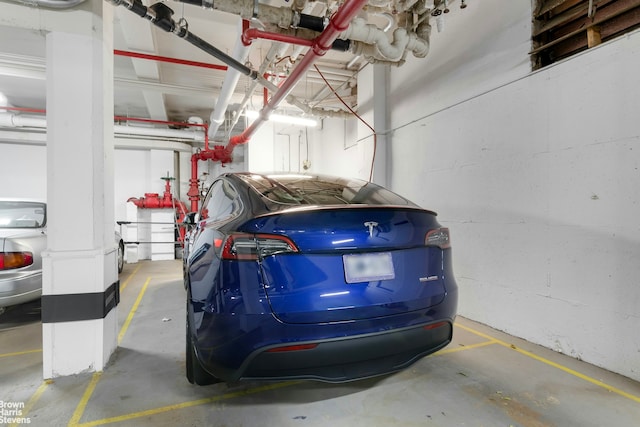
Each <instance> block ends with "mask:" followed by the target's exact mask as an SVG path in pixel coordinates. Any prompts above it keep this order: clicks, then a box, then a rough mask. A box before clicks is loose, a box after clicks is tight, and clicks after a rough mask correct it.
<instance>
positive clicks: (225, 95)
mask: <svg viewBox="0 0 640 427" xmlns="http://www.w3.org/2000/svg"><path fill="white" fill-rule="evenodd" d="M238 27H239V28H238V39H237V40H236V45H235V47H234V48H233V53H232V57H233V58H234V59H235V60H237V61H238V62H241V63H243V64H244V63H245V62H246V60H247V57H248V56H249V51H250V46H251V45H250V44H245V43H244V42H243V40H242V37H241V36H242V35H243V34H244V32H245V31H247V30H248V29H249V22H248V21H246V20H244V19H243V20H242V21H240V23H239V25H238ZM240 75H241V73H240V71H238V70H236V69H233V68H231V69H229V70H227V73H226V74H225V76H224V82H223V83H222V89H221V90H220V94H219V95H218V100H217V101H216V106H215V107H214V108H213V111H212V112H211V116H210V117H209V121H210V125H209V132H208V134H209V138H214V137H215V136H216V132H218V128H219V127H220V125H221V124H222V123H223V122H224V114H225V112H226V111H227V107H228V106H229V103H230V102H231V97H232V96H233V93H234V92H235V90H236V86H237V85H238V80H240Z"/></svg>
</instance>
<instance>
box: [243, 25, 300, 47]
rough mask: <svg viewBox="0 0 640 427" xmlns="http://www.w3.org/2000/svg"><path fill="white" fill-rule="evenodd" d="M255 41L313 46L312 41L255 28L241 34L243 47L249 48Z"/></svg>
mask: <svg viewBox="0 0 640 427" xmlns="http://www.w3.org/2000/svg"><path fill="white" fill-rule="evenodd" d="M257 39H265V40H272V41H276V42H282V43H288V44H293V45H297V46H308V47H311V46H313V40H308V39H303V38H301V37H296V36H290V35H288V34H279V33H271V32H269V31H262V30H258V29H257V28H248V29H246V30H244V31H243V32H242V43H243V44H244V45H245V46H249V45H250V44H251V42H253V41H254V40H257Z"/></svg>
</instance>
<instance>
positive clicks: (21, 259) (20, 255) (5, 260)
mask: <svg viewBox="0 0 640 427" xmlns="http://www.w3.org/2000/svg"><path fill="white" fill-rule="evenodd" d="M31 264H33V254H32V253H31V252H3V253H0V270H10V269H12V268H21V267H26V266H28V265H31Z"/></svg>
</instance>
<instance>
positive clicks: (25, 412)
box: [9, 381, 52, 427]
mask: <svg viewBox="0 0 640 427" xmlns="http://www.w3.org/2000/svg"><path fill="white" fill-rule="evenodd" d="M51 383H52V381H45V382H43V383H42V384H40V387H38V389H37V390H36V391H35V393H33V395H32V396H31V397H30V398H29V401H28V402H27V403H26V404H25V405H24V408H22V414H21V419H22V420H29V418H28V417H27V415H28V414H29V412H30V411H31V408H33V405H35V404H36V402H38V400H40V396H42V393H44V391H45V390H46V389H47V387H48V386H49V384H51ZM29 422H30V420H29ZM19 424H20V423H19V422H18V423H14V424H9V427H17V426H18V425H19Z"/></svg>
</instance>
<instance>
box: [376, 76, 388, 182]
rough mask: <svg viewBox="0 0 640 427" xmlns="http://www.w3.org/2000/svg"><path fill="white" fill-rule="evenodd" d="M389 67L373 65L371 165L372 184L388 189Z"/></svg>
mask: <svg viewBox="0 0 640 427" xmlns="http://www.w3.org/2000/svg"><path fill="white" fill-rule="evenodd" d="M389 68H390V66H389V65H385V64H375V65H374V66H373V88H374V89H373V91H374V96H373V128H374V129H375V130H376V142H377V144H376V145H377V147H376V157H375V162H374V164H373V182H375V183H376V184H379V185H382V186H385V187H388V186H389V177H390V176H391V174H390V173H389V171H388V170H387V167H388V165H391V161H390V159H389V156H390V155H391V150H390V149H389V144H388V141H387V134H386V130H387V129H389V127H388V124H389V110H388V102H387V98H388V96H387V95H388V93H389V72H390V70H389Z"/></svg>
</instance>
